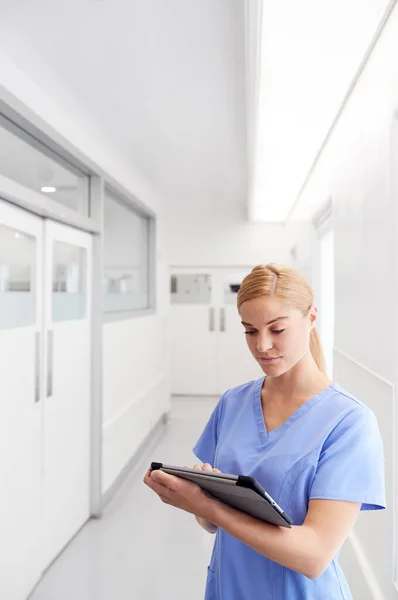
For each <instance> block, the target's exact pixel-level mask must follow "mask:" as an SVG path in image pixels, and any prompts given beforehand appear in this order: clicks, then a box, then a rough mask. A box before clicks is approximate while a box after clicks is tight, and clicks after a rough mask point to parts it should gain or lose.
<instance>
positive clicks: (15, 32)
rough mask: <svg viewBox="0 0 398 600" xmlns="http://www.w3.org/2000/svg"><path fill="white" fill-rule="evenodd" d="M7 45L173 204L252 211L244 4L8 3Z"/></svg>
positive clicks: (156, 0) (207, 0)
mask: <svg viewBox="0 0 398 600" xmlns="http://www.w3.org/2000/svg"><path fill="white" fill-rule="evenodd" d="M1 47H2V50H3V51H4V52H6V54H7V55H8V56H9V58H10V59H11V60H13V61H14V62H15V64H17V65H18V66H19V67H20V68H22V69H23V70H24V71H25V72H26V73H28V74H29V75H30V77H31V78H32V79H33V80H34V81H35V82H36V83H38V84H39V85H40V87H41V88H42V89H43V90H44V91H45V92H46V93H48V94H49V95H51V97H53V98H54V100H55V101H56V102H57V103H59V104H60V105H61V106H63V107H64V108H65V110H67V111H68V112H69V113H76V114H80V115H81V114H82V113H83V111H84V113H83V114H84V118H85V121H86V123H87V126H88V125H89V126H90V128H91V130H94V131H95V130H96V129H97V130H98V131H100V132H101V134H104V136H105V139H108V140H109V148H110V151H111V152H113V151H114V152H121V153H123V155H124V156H125V157H127V158H128V160H130V161H131V164H134V165H135V166H136V167H137V168H138V169H139V171H140V172H141V174H143V175H144V176H145V177H146V178H147V179H148V180H149V181H150V182H151V183H152V184H154V185H155V187H156V188H157V189H158V190H159V191H160V193H161V195H162V196H163V197H165V198H166V199H168V200H172V201H176V202H184V203H186V202H202V201H205V200H206V201H208V202H219V203H224V204H228V203H230V202H234V203H241V205H242V207H243V205H244V202H245V184H246V183H245V182H246V164H245V111H244V106H245V104H244V102H245V97H244V93H245V89H244V24H243V4H242V2H241V0H216V1H214V0H189V1H188V0H151V1H147V0H145V1H144V0H68V2H63V1H62V0H35V2H32V1H31V0H1V20H0V48H1ZM104 136H101V137H104Z"/></svg>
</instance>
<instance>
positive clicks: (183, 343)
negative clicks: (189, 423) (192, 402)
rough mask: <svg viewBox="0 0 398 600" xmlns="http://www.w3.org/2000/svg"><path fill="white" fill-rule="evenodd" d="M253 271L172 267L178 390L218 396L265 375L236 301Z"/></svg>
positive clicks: (172, 335) (173, 366)
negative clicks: (248, 338)
mask: <svg viewBox="0 0 398 600" xmlns="http://www.w3.org/2000/svg"><path fill="white" fill-rule="evenodd" d="M249 272H250V267H247V268H229V269H225V268H213V269H194V268H173V269H172V270H171V274H170V278H171V290H170V291H171V332H170V339H171V382H172V383H171V385H172V393H173V394H177V395H195V396H196V395H199V396H215V395H216V396H218V395H220V394H222V393H223V392H225V391H226V390H227V389H229V388H231V387H234V386H237V385H240V384H242V383H245V382H247V381H250V380H252V379H255V378H256V377H260V376H261V369H260V368H259V366H258V365H257V363H256V362H255V360H254V358H253V357H252V355H251V354H250V352H249V349H248V348H247V344H246V340H245V336H244V333H243V332H244V328H243V326H242V324H241V320H240V317H239V314H238V310H237V306H236V302H237V293H238V290H239V287H240V284H241V283H242V280H243V278H244V277H245V276H246V275H247V274H248V273H249Z"/></svg>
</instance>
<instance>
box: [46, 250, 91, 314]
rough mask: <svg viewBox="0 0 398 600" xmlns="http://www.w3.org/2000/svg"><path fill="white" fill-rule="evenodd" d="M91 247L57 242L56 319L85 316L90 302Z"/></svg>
mask: <svg viewBox="0 0 398 600" xmlns="http://www.w3.org/2000/svg"><path fill="white" fill-rule="evenodd" d="M86 269H87V251H86V249H85V248H80V247H79V246H74V245H72V244H65V243H64V242H58V241H57V242H54V258H53V289H52V292H53V293H52V318H53V321H72V320H76V319H84V317H85V316H86V304H87V286H86V279H87V275H86Z"/></svg>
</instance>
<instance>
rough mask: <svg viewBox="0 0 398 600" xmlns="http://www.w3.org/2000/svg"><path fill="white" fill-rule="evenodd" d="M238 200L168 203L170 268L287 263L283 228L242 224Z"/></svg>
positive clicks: (244, 221) (222, 199)
mask: <svg viewBox="0 0 398 600" xmlns="http://www.w3.org/2000/svg"><path fill="white" fill-rule="evenodd" d="M241 205H242V206H240V204H239V197H238V198H235V199H233V198H231V200H230V201H229V202H228V199H225V198H220V199H219V201H216V200H214V202H211V201H205V200H203V201H202V202H201V203H200V204H199V205H196V204H195V205H194V206H189V205H188V206H187V205H185V204H183V203H178V204H177V203H174V204H172V203H169V204H168V210H167V215H166V226H167V257H168V262H169V264H170V265H173V266H190V265H192V266H241V265H242V266H251V265H253V266H254V265H256V264H265V263H268V262H282V263H284V262H289V260H290V257H289V251H288V250H289V249H288V246H287V244H286V236H285V231H284V227H283V226H282V225H276V224H264V223H251V222H248V221H246V220H245V213H244V209H243V201H242V203H241Z"/></svg>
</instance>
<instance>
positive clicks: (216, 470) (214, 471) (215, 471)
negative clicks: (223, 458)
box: [213, 469, 221, 473]
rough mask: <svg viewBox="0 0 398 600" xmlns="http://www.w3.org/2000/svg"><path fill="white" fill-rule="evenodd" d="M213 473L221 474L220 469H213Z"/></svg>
mask: <svg viewBox="0 0 398 600" xmlns="http://www.w3.org/2000/svg"><path fill="white" fill-rule="evenodd" d="M213 473H221V471H220V469H213Z"/></svg>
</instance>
